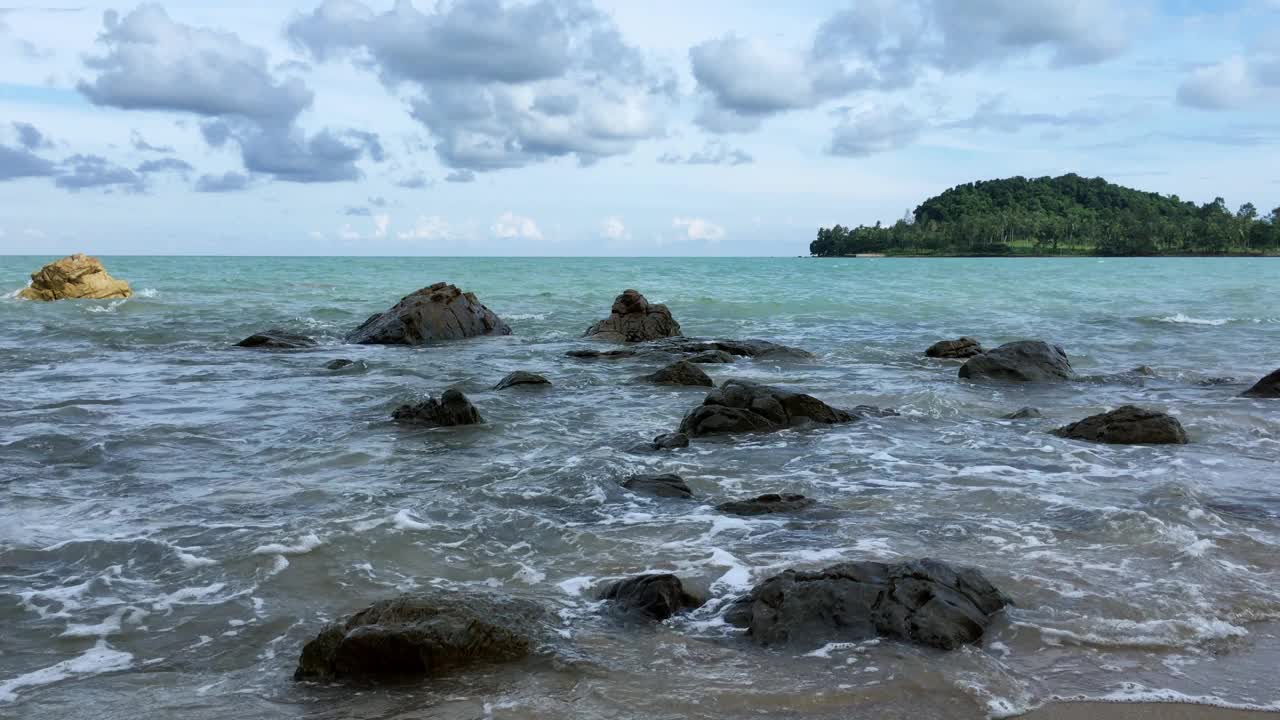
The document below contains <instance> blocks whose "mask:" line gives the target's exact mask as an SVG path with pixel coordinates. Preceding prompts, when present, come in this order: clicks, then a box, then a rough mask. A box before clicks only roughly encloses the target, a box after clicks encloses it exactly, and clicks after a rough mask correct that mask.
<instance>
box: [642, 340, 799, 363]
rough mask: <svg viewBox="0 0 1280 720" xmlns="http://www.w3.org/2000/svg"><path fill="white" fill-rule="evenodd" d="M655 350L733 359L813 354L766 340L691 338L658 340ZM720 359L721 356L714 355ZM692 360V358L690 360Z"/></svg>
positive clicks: (654, 345)
mask: <svg viewBox="0 0 1280 720" xmlns="http://www.w3.org/2000/svg"><path fill="white" fill-rule="evenodd" d="M652 347H653V348H654V349H655V350H662V351H665V352H671V353H681V354H686V355H699V356H700V355H703V354H706V353H726V354H728V355H730V356H733V357H749V358H758V357H775V358H776V357H784V356H785V357H795V358H811V357H813V353H811V352H809V351H807V350H801V349H800V348H795V347H791V346H789V345H780V344H778V343H775V342H770V341H768V340H754V339H753V340H696V339H693V338H684V337H680V338H672V339H670V340H659V341H657V342H655V343H653V344H652ZM716 357H718V358H722V357H723V356H721V355H716ZM690 360H692V358H690Z"/></svg>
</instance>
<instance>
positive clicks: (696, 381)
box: [640, 360, 716, 387]
mask: <svg viewBox="0 0 1280 720" xmlns="http://www.w3.org/2000/svg"><path fill="white" fill-rule="evenodd" d="M640 379H641V380H644V381H646V382H651V383H658V384H660V385H694V386H700V387H715V385H716V384H715V383H714V382H712V381H711V378H710V377H709V376H708V375H707V374H706V373H705V372H703V371H702V368H699V367H698V366H697V365H694V364H693V363H691V362H689V361H687V360H680V361H679V362H675V363H672V364H670V365H668V366H666V367H664V368H662V369H661V370H659V371H657V372H655V373H651V374H649V375H642V376H640Z"/></svg>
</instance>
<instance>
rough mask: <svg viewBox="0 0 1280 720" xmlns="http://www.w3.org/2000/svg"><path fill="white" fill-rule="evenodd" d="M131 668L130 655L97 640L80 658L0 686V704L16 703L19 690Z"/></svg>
mask: <svg viewBox="0 0 1280 720" xmlns="http://www.w3.org/2000/svg"><path fill="white" fill-rule="evenodd" d="M131 667H133V655H130V654H129V653H127V652H121V651H119V650H116V649H115V648H113V647H111V646H110V645H108V644H107V643H106V641H105V640H99V641H98V644H96V645H94V646H93V647H91V648H89V649H88V650H86V651H85V652H84V654H83V655H79V656H77V657H74V658H71V659H70V660H63V661H62V662H60V663H55V664H53V665H50V666H49V667H46V668H40V669H39V670H33V671H31V672H29V673H27V674H25V675H19V676H18V677H16V678H13V679H12V680H6V681H5V682H3V683H0V703H6V704H7V703H12V702H16V701H17V699H18V694H17V692H16V691H17V690H19V689H21V688H27V687H40V686H42V685H52V684H53V683H56V682H61V681H62V680H66V679H68V678H71V677H74V676H76V675H101V674H102V673H109V672H120V671H122V670H128V669H129V668H131Z"/></svg>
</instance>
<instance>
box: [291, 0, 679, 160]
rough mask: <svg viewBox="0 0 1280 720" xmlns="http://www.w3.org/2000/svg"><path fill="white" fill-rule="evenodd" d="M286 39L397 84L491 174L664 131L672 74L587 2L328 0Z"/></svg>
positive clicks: (445, 153) (461, 152)
mask: <svg viewBox="0 0 1280 720" xmlns="http://www.w3.org/2000/svg"><path fill="white" fill-rule="evenodd" d="M288 34H289V37H290V38H291V39H292V40H293V41H294V42H295V43H296V44H297V45H298V46H299V47H301V48H304V49H306V50H307V51H308V52H309V53H310V54H311V55H312V56H313V57H314V58H315V59H316V60H319V61H332V60H336V59H343V58H346V59H350V60H351V61H352V62H353V63H354V64H356V65H357V66H358V67H363V68H367V69H369V70H371V71H373V72H375V73H377V75H378V77H379V78H380V79H381V81H382V82H383V83H384V84H385V85H386V86H387V87H388V88H389V89H393V90H397V91H398V90H399V89H400V88H401V87H404V86H408V87H409V88H411V89H412V90H414V91H416V92H415V93H414V94H413V95H412V96H411V97H410V100H409V103H408V107H409V112H410V115H411V116H412V117H413V118H414V119H416V120H417V121H418V122H420V123H421V124H422V125H424V126H425V127H426V128H427V129H428V130H429V131H430V132H431V134H432V136H433V138H434V141H435V144H434V149H435V152H436V154H437V156H438V157H439V159H440V160H441V162H443V163H444V164H445V165H446V166H448V167H450V168H453V169H456V170H467V171H472V172H486V171H495V170H502V169H506V168H517V167H523V166H526V165H531V164H535V163H539V162H545V161H547V160H550V159H552V158H558V157H566V156H573V157H575V158H577V160H578V161H579V162H580V163H582V164H590V163H593V162H596V161H598V160H600V159H602V158H606V157H611V156H615V155H621V154H625V153H628V152H630V151H631V150H632V149H633V148H634V147H635V145H636V143H637V142H639V141H640V140H643V139H646V138H650V137H654V136H656V135H658V134H659V133H660V132H661V129H662V121H661V117H660V114H661V112H660V109H661V108H660V107H659V106H661V105H662V103H663V102H664V100H666V99H667V98H669V96H670V94H671V93H672V88H673V84H672V83H673V81H672V80H671V79H670V77H668V76H666V75H664V74H663V73H660V72H654V71H651V70H650V69H649V68H648V67H647V65H646V62H645V60H644V58H643V56H642V55H641V53H640V52H639V51H638V50H636V49H635V48H633V47H631V46H629V45H627V44H626V43H625V42H624V41H623V40H622V36H621V34H620V33H619V31H618V29H617V28H616V27H615V26H614V24H613V22H612V20H610V18H609V17H608V16H606V15H605V14H603V13H601V12H599V11H598V10H596V9H595V8H594V7H593V6H592V5H591V4H590V3H589V2H587V1H586V0H574V1H573V2H552V1H551V0H537V1H535V2H531V3H522V4H507V3H503V2H499V1H498V0H472V1H469V2H465V1H464V2H457V3H442V4H440V5H439V6H437V7H436V8H434V9H433V10H431V11H428V12H423V11H420V10H418V9H417V8H416V7H414V6H413V4H412V3H409V2H398V3H396V4H395V6H394V7H393V8H392V9H391V10H389V11H387V12H382V13H379V12H376V11H374V10H372V9H370V8H369V7H368V6H366V5H365V4H363V3H361V2H357V1H356V0H326V2H324V3H323V4H321V5H320V6H319V7H318V8H317V9H316V10H315V11H313V12H312V13H310V14H307V15H304V16H301V17H298V18H297V19H295V20H294V22H293V23H291V24H290V26H289V28H288Z"/></svg>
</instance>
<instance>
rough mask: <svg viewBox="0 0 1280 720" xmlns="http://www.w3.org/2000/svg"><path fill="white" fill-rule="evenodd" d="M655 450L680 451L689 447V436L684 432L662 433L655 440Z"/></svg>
mask: <svg viewBox="0 0 1280 720" xmlns="http://www.w3.org/2000/svg"><path fill="white" fill-rule="evenodd" d="M652 445H653V449H654V450H678V449H680V448H687V447H689V436H688V435H686V434H684V433H682V432H673V433H662V434H661V435H659V436H657V437H655V438H654V439H653V443H652Z"/></svg>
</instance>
